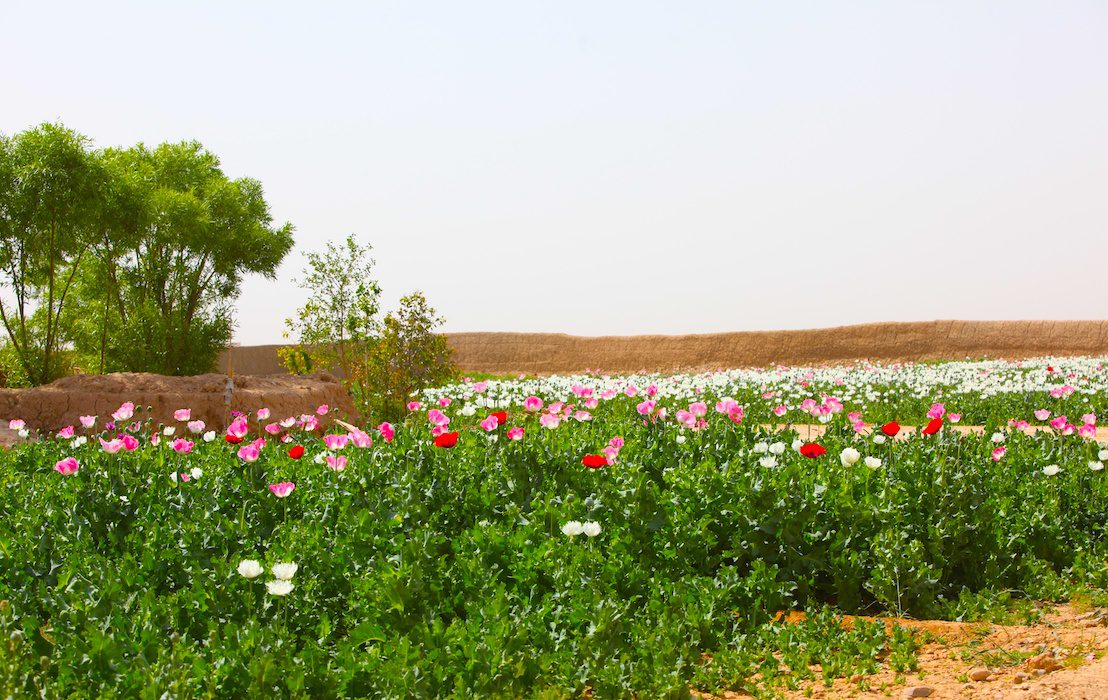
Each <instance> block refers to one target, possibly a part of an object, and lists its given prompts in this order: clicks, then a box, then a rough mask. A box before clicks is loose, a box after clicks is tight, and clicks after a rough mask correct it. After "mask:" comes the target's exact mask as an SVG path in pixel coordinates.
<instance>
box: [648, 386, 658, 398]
mask: <svg viewBox="0 0 1108 700" xmlns="http://www.w3.org/2000/svg"><path fill="white" fill-rule="evenodd" d="M646 395H647V397H649V398H651V399H652V398H654V397H655V396H657V395H658V385H657V384H651V385H650V386H648V387H646Z"/></svg>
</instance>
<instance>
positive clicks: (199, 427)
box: [187, 420, 207, 435]
mask: <svg viewBox="0 0 1108 700" xmlns="http://www.w3.org/2000/svg"><path fill="white" fill-rule="evenodd" d="M187 427H188V429H189V432H190V433H192V434H194V435H199V434H200V433H202V432H204V428H205V427H207V426H205V425H204V421H202V420H190V421H189V422H188V426H187Z"/></svg>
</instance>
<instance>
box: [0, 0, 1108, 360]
mask: <svg viewBox="0 0 1108 700" xmlns="http://www.w3.org/2000/svg"><path fill="white" fill-rule="evenodd" d="M0 25H2V26H3V32H2V40H0V66H2V68H0V131H2V132H4V133H8V134H11V133H14V132H16V131H19V130H22V129H24V128H26V127H29V126H32V125H34V124H37V123H39V122H41V121H44V120H59V119H60V120H61V121H62V122H64V123H65V124H66V125H67V126H69V127H71V128H74V129H76V130H78V131H80V132H82V133H84V134H86V135H88V136H90V137H91V138H93V139H94V141H95V142H96V144H97V145H100V146H110V145H129V144H132V143H135V142H137V141H145V142H147V143H157V142H161V141H165V140H174V141H176V140H181V139H198V140H200V141H201V142H202V143H203V144H204V145H205V146H207V147H208V148H209V149H211V150H213V151H214V152H215V153H217V154H218V155H219V156H220V157H221V159H222V161H223V166H224V170H225V171H226V172H227V173H228V174H229V175H231V176H234V177H238V176H243V175H249V176H251V177H255V178H257V179H259V180H261V182H262V183H263V184H264V186H265V191H266V196H267V199H268V201H269V202H270V204H271V206H272V209H273V213H274V215H275V217H276V218H277V219H278V220H279V221H285V220H288V221H291V222H292V223H293V224H294V225H295V226H296V229H297V233H296V239H297V248H296V250H295V251H294V252H293V253H292V254H290V256H289V258H288V259H287V260H286V263H285V265H284V266H283V268H282V269H281V272H280V276H279V278H278V280H277V281H276V282H269V281H266V280H263V279H260V278H259V279H252V280H251V281H250V282H249V283H247V284H246V286H245V290H244V293H243V295H242V298H241V300H240V303H239V314H238V324H239V329H238V333H237V340H239V341H240V342H243V343H247V344H250V343H262V342H276V341H279V340H280V336H281V330H282V319H283V318H284V317H285V316H287V315H291V314H292V312H293V311H294V310H295V308H296V307H297V306H298V305H299V304H300V303H301V302H302V301H303V298H304V297H303V293H302V292H301V291H300V290H299V289H298V288H297V287H296V286H295V284H294V282H293V280H294V279H295V277H296V275H297V271H298V270H299V269H300V268H301V267H302V263H303V257H302V255H303V252H304V251H306V250H313V249H318V248H319V247H321V246H322V244H323V242H324V241H326V240H338V239H341V238H342V237H344V236H345V235H346V234H347V233H354V234H356V235H357V236H358V238H359V239H361V240H362V241H363V242H369V243H372V245H373V246H374V248H375V258H376V260H377V270H378V273H379V275H378V276H379V279H380V281H381V284H382V286H383V287H384V290H385V301H386V303H387V304H389V305H391V304H392V303H394V302H395V300H396V299H397V298H398V297H399V296H400V295H401V294H403V293H406V292H408V291H410V290H413V289H422V290H423V291H424V292H425V293H426V294H427V296H428V298H429V299H430V301H431V303H432V304H433V305H434V306H436V307H437V308H438V309H439V310H440V311H441V312H442V314H443V315H445V316H446V318H447V326H446V329H447V330H450V331H463V330H506V331H562V332H568V333H575V334H584V335H600V334H634V333H686V332H708V331H724V330H744V329H774V328H800V327H810V326H829V325H838V324H844V323H855V322H865V321H885V320H927V319H934V318H967V319H1022V318H1058V319H1067V318H1106V317H1108V284H1106V282H1105V272H1106V268H1108V3H1106V2H1100V1H1097V2H1091V1H1090V2H1076V1H1062V0H1043V1H1042V2H1016V1H1014V0H997V1H996V2H954V1H947V2H938V1H930V0H928V1H920V2H890V1H888V0H880V1H875V2H736V1H720V2H664V3H663V2H648V1H644V0H635V1H633V2H602V1H599V0H592V1H590V2H569V1H566V0H562V1H559V2H527V1H525V0H515V1H513V2H498V3H492V2H478V1H475V0H467V1H466V2H457V1H453V2H434V3H432V2H416V1H408V2H357V3H355V2H350V3H338V2H333V3H328V2H316V3H308V2H301V3H295V4H293V3H281V2H188V3H185V2H180V3H168V2H149V1H146V2H134V3H129V4H126V3H117V2H79V3H77V2H56V1H55V2H25V3H11V2H5V3H3V9H2V13H0Z"/></svg>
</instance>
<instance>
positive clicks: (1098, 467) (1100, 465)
mask: <svg viewBox="0 0 1108 700" xmlns="http://www.w3.org/2000/svg"><path fill="white" fill-rule="evenodd" d="M1089 469H1091V470H1093V471H1094V472H1098V471H1100V470H1101V469H1104V462H1089Z"/></svg>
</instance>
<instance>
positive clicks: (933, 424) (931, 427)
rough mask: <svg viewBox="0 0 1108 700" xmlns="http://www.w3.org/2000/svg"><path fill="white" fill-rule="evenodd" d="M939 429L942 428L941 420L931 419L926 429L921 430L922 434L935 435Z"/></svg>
mask: <svg viewBox="0 0 1108 700" xmlns="http://www.w3.org/2000/svg"><path fill="white" fill-rule="evenodd" d="M941 427H943V419H942V418H932V419H931V420H930V421H928V423H927V427H926V428H924V429H923V434H924V435H934V434H935V433H937V432H939V428H941Z"/></svg>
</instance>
